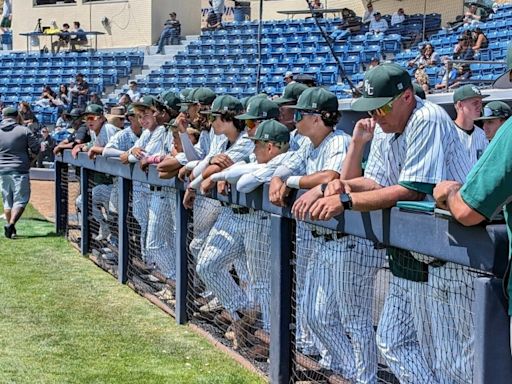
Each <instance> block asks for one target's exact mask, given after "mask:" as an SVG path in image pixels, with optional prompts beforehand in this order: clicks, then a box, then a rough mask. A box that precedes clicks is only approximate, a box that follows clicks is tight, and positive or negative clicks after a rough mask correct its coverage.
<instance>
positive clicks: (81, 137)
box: [53, 108, 91, 155]
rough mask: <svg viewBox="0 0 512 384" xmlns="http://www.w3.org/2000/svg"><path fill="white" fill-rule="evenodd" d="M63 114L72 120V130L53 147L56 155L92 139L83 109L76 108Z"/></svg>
mask: <svg viewBox="0 0 512 384" xmlns="http://www.w3.org/2000/svg"><path fill="white" fill-rule="evenodd" d="M63 114H64V115H66V116H67V118H68V119H69V120H70V129H71V130H72V132H71V134H70V135H69V136H68V137H67V138H65V139H64V140H62V141H61V142H60V143H59V144H58V145H57V146H56V147H55V148H54V149H53V153H54V154H55V155H59V154H60V153H61V152H62V151H64V150H65V149H73V148H74V147H75V146H76V145H78V144H85V143H88V142H90V141H91V135H90V133H89V128H88V127H87V125H85V124H84V123H83V111H82V110H81V109H79V108H74V109H72V110H71V112H64V113H63Z"/></svg>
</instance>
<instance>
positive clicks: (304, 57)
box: [139, 4, 512, 98]
mask: <svg viewBox="0 0 512 384" xmlns="http://www.w3.org/2000/svg"><path fill="white" fill-rule="evenodd" d="M511 16H512V5H511V4H507V5H503V6H501V7H500V8H499V9H498V11H497V13H496V14H493V15H492V16H491V17H492V19H490V20H489V21H487V22H486V23H480V26H481V28H482V29H483V30H484V31H485V33H486V34H487V36H488V38H489V43H490V44H489V48H488V49H486V50H481V53H480V58H479V59H480V60H493V61H501V60H503V59H504V57H505V55H506V49H507V45H508V41H509V40H510V39H511V38H512V29H511V32H509V29H510V27H511V26H512V17H511ZM384 18H388V19H389V15H386V16H384ZM423 20H425V27H426V28H425V29H426V33H427V35H429V36H430V39H429V41H430V42H431V43H432V44H433V45H434V48H435V49H436V50H437V51H438V53H439V54H440V55H441V56H442V55H448V56H450V57H451V55H452V53H453V47H454V45H455V44H456V43H457V38H458V36H459V35H460V34H461V32H462V31H463V29H464V28H462V29H459V30H458V31H448V30H444V29H440V24H441V16H440V15H439V14H430V15H426V16H425V18H424V16H423V15H420V14H418V15H412V16H409V17H408V18H407V19H406V21H405V22H404V23H403V24H402V25H398V26H396V27H391V28H390V29H389V30H388V32H387V34H386V35H384V36H366V35H365V33H364V32H365V29H364V28H363V29H362V30H361V31H360V32H359V33H357V34H353V35H351V36H350V37H349V38H348V39H347V40H346V41H341V42H336V43H335V44H334V51H335V53H336V55H337V56H338V57H339V58H340V60H341V61H342V62H343V65H344V70H345V72H346V73H347V74H349V75H351V76H352V81H354V82H355V83H357V82H358V81H360V80H362V79H363V77H364V69H365V64H366V63H368V62H369V61H370V59H371V58H372V57H378V58H382V57H384V56H385V58H386V59H387V60H389V59H392V60H394V61H396V62H398V63H399V64H401V65H403V66H406V65H407V62H408V61H409V60H411V59H413V58H415V57H416V56H417V55H418V53H419V49H418V46H413V47H412V49H410V50H409V49H408V50H403V45H402V44H403V43H404V42H410V41H411V39H412V37H413V36H416V38H418V37H419V36H421V34H422V32H423ZM388 21H389V20H388ZM319 22H320V23H321V24H322V25H323V27H324V28H325V30H326V32H327V33H328V34H330V33H331V32H332V31H333V30H334V29H335V28H336V26H337V25H339V23H340V19H338V18H332V19H327V18H325V19H320V20H319ZM257 33H258V22H257V21H243V22H233V23H229V24H226V25H225V28H224V29H222V30H217V31H205V32H203V33H202V34H201V37H200V39H199V40H198V41H196V42H193V43H191V44H190V45H189V46H188V47H187V50H186V51H184V52H182V53H180V54H178V55H177V56H176V57H175V59H174V60H173V61H170V62H167V63H165V64H164V65H163V66H162V67H161V68H160V69H159V70H157V71H154V72H152V73H150V74H149V75H148V76H147V77H146V79H144V80H142V81H139V86H140V87H141V91H142V92H143V93H150V94H156V93H159V92H161V91H162V90H164V89H175V90H179V89H182V88H185V87H195V86H200V85H202V86H208V87H211V88H212V89H214V90H215V91H216V92H217V93H221V92H222V93H229V94H232V95H234V96H239V97H243V96H249V95H251V94H253V93H254V91H255V84H256V76H257V73H256V71H257V64H258V49H257V44H258V41H257V40H256V37H257ZM262 34H263V38H262V41H261V43H262V50H261V64H262V69H261V77H260V83H261V84H262V85H263V87H262V90H263V91H264V92H266V93H269V94H275V93H279V92H281V91H282V88H283V86H284V84H283V82H282V76H283V74H284V73H285V72H286V71H292V72H294V73H306V74H311V75H314V76H316V77H317V81H318V82H319V83H320V84H324V85H330V86H331V90H332V91H334V92H336V94H337V95H338V97H340V98H347V97H350V93H349V92H345V91H346V90H347V88H348V86H347V85H346V84H336V85H333V84H334V83H336V82H337V81H338V80H339V79H338V70H337V66H336V61H335V60H334V58H333V57H332V55H331V51H330V49H329V47H328V46H327V44H326V43H325V41H324V39H323V37H322V36H321V34H320V31H319V30H318V28H317V26H316V24H315V20H313V19H306V20H294V19H292V20H274V21H268V22H264V23H263V28H262ZM440 69H441V65H439V66H438V67H437V68H429V69H428V70H427V72H428V74H429V77H430V81H431V85H432V86H433V85H434V84H435V83H436V82H438V81H440V78H439V74H440ZM471 69H472V71H473V77H472V80H474V81H475V82H482V83H486V84H488V83H490V82H491V81H493V80H495V79H496V78H497V77H498V76H499V74H501V73H503V71H504V65H490V64H473V65H472V66H471Z"/></svg>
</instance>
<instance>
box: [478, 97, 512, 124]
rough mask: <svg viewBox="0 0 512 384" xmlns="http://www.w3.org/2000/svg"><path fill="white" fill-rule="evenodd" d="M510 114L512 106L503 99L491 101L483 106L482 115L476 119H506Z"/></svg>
mask: <svg viewBox="0 0 512 384" xmlns="http://www.w3.org/2000/svg"><path fill="white" fill-rule="evenodd" d="M510 116H512V108H510V106H509V105H508V104H507V103H504V102H503V101H491V102H489V103H487V104H486V105H485V107H484V111H483V114H482V117H479V118H478V119H475V121H476V120H480V121H482V120H492V119H508V118H509V117H510Z"/></svg>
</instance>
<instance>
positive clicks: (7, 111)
mask: <svg viewBox="0 0 512 384" xmlns="http://www.w3.org/2000/svg"><path fill="white" fill-rule="evenodd" d="M2 115H3V117H16V116H18V110H17V109H16V108H13V107H7V108H4V109H2Z"/></svg>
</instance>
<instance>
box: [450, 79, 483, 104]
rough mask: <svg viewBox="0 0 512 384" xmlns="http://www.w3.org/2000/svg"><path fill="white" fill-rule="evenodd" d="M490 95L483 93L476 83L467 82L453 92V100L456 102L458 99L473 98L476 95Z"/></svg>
mask: <svg viewBox="0 0 512 384" xmlns="http://www.w3.org/2000/svg"><path fill="white" fill-rule="evenodd" d="M488 96H489V95H482V92H480V89H478V87H476V86H475V85H471V84H466V85H463V86H462V87H460V88H457V90H456V91H455V92H453V102H454V103H456V102H457V101H463V100H467V99H472V98H474V97H478V98H480V99H484V98H486V97H488Z"/></svg>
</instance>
